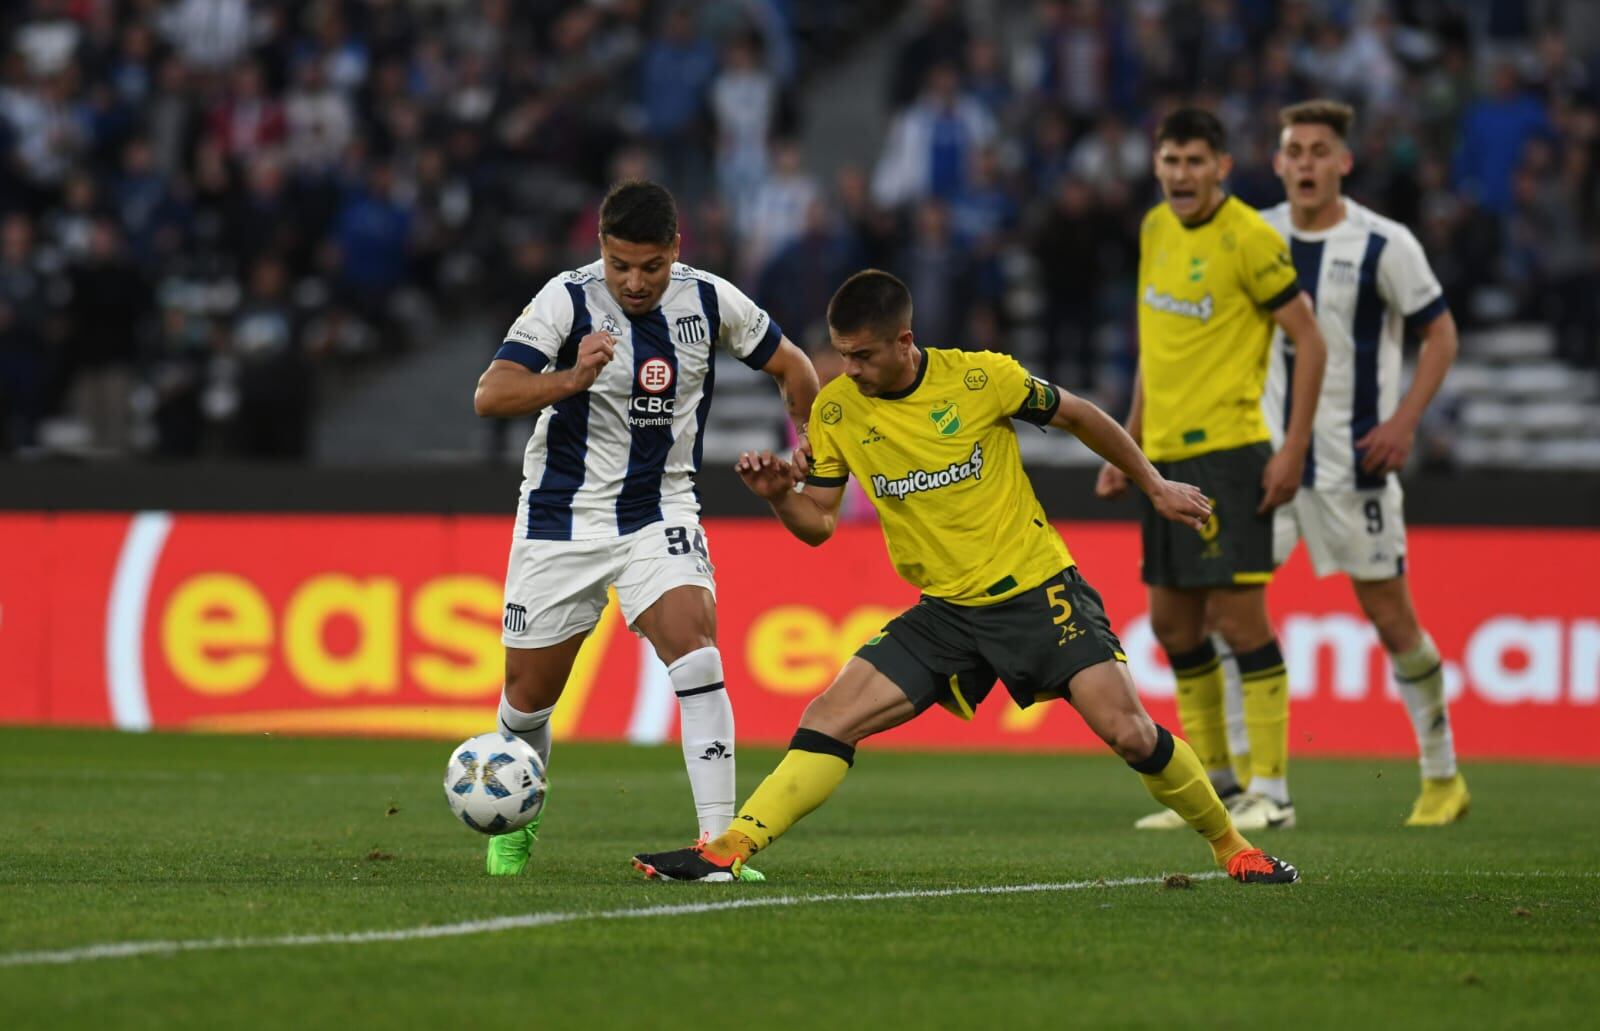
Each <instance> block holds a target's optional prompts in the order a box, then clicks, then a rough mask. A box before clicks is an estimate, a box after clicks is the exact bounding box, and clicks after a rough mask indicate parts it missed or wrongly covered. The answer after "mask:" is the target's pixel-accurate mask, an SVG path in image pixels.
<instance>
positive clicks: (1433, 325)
mask: <svg viewBox="0 0 1600 1031" xmlns="http://www.w3.org/2000/svg"><path fill="white" fill-rule="evenodd" d="M1460 350H1461V341H1460V339H1459V337H1458V336H1457V335H1456V320H1455V316H1453V315H1451V314H1450V313H1449V312H1448V311H1443V312H1440V313H1439V314H1438V315H1436V316H1434V318H1433V321H1431V322H1429V323H1428V325H1427V326H1426V327H1424V329H1423V330H1422V351H1421V353H1419V354H1418V355H1417V371H1416V375H1414V376H1412V377H1411V389H1410V390H1407V391H1406V396H1405V397H1402V398H1401V399H1400V403H1399V404H1398V405H1396V406H1395V410H1394V414H1393V415H1391V416H1389V418H1387V419H1385V420H1383V421H1382V422H1380V423H1379V424H1378V425H1376V426H1374V427H1373V428H1372V429H1370V430H1368V431H1367V432H1366V433H1365V434H1363V435H1362V437H1361V439H1360V440H1358V441H1356V447H1357V448H1358V449H1360V450H1362V451H1365V452H1366V457H1365V458H1363V459H1362V460H1361V468H1363V469H1365V470H1367V471H1368V472H1373V473H1387V472H1391V471H1393V470H1396V469H1401V468H1403V467H1404V466H1405V464H1406V459H1408V458H1410V457H1411V446H1412V444H1414V443H1415V442H1416V438H1417V424H1418V423H1420V422H1421V421H1422V413H1423V412H1425V411H1427V410H1428V405H1429V403H1430V402H1432V401H1433V396H1434V395H1435V394H1437V393H1438V392H1439V387H1440V386H1441V385H1442V384H1443V383H1444V378H1445V375H1446V374H1447V373H1449V371H1450V366H1451V365H1452V364H1453V363H1454V362H1455V360H1456V352H1458V351H1460Z"/></svg>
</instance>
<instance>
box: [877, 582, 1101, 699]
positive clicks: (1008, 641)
mask: <svg viewBox="0 0 1600 1031" xmlns="http://www.w3.org/2000/svg"><path fill="white" fill-rule="evenodd" d="M856 654H857V655H859V656H860V657H861V658H863V659H865V660H866V661H868V662H870V663H871V664H872V665H873V666H874V667H875V668H876V669H877V670H878V672H880V673H882V674H883V675H884V676H886V677H888V678H889V679H890V680H892V681H894V682H895V684H896V685H898V686H899V688H900V690H902V691H904V692H905V693H906V697H907V698H909V699H910V700H911V704H913V705H914V706H916V709H917V712H919V713H920V712H922V711H923V710H924V709H926V708H928V707H929V706H930V705H933V704H934V703H935V702H937V703H939V704H941V705H944V706H945V707H946V708H948V709H950V710H951V711H953V712H955V713H956V714H957V715H960V716H964V717H966V718H968V719H970V718H971V717H972V712H973V710H974V709H976V708H977V707H978V703H979V702H981V701H983V700H984V698H986V697H987V696H988V694H989V692H990V691H991V690H992V689H993V688H994V683H995V679H996V677H998V678H999V679H1000V681H1001V682H1002V683H1004V684H1005V687H1006V690H1007V691H1008V692H1010V694H1011V697H1012V698H1014V699H1016V702H1017V704H1018V705H1019V706H1023V707H1026V706H1029V705H1032V704H1033V703H1034V702H1036V701H1042V700H1044V699H1046V698H1066V697H1067V696H1068V691H1067V685H1068V683H1069V682H1070V681H1071V680H1072V678H1073V677H1074V676H1075V675H1077V673H1078V672H1079V671H1080V670H1083V669H1086V668H1088V667H1089V666H1094V665H1097V664H1099V663H1102V662H1106V661H1108V660H1116V661H1118V662H1126V661H1127V657H1126V656H1125V655H1123V653H1122V644H1121V643H1120V642H1119V641H1118V640H1117V636H1116V635H1115V634H1113V633H1112V632H1111V624H1110V622H1109V621H1108V620H1107V619H1106V612H1105V608H1104V607H1103V606H1102V604H1101V602H1100V595H1099V593H1098V592H1096V591H1095V589H1094V588H1093V587H1090V586H1089V585H1088V583H1087V582H1085V581H1084V579H1083V577H1082V576H1081V575H1079V573H1078V570H1077V567H1076V566H1070V567H1068V568H1066V569H1063V570H1062V571H1061V572H1060V573H1058V574H1056V575H1055V576H1053V577H1051V578H1050V579H1048V580H1046V581H1045V582H1044V583H1042V584H1040V585H1039V586H1037V587H1034V588H1031V589H1029V590H1026V591H1023V592H1022V593H1021V594H1019V595H1017V596H1016V597H1013V598H1007V599H1006V600H1005V601H1002V602H999V603H998V604H995V605H953V604H951V603H950V602H948V601H944V600H943V599H940V598H930V597H928V596H927V595H923V597H922V598H921V599H920V600H919V601H918V602H917V603H916V604H915V605H913V606H912V607H911V608H909V609H907V610H906V611H904V612H902V613H900V615H898V616H896V617H895V618H894V619H891V620H890V621H889V623H888V625H887V626H885V627H884V628H883V632H882V633H880V634H879V635H878V636H876V637H874V638H873V639H872V640H870V641H868V642H867V643H866V644H864V645H862V646H861V647H860V648H859V649H857V650H856Z"/></svg>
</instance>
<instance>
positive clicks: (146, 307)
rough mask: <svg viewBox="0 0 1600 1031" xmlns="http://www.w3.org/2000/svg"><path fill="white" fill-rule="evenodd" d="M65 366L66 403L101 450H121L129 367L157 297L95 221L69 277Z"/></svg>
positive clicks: (107, 224) (105, 225) (104, 225)
mask: <svg viewBox="0 0 1600 1031" xmlns="http://www.w3.org/2000/svg"><path fill="white" fill-rule="evenodd" d="M67 280H68V286H69V289H70V294H69V297H70V300H69V301H68V302H67V309H66V315H67V326H68V331H67V338H66V341H65V355H64V358H65V365H66V371H67V377H68V394H69V396H68V404H69V406H70V408H71V412H72V414H73V415H74V416H75V417H76V418H77V420H78V422H79V423H80V424H82V425H84V426H86V427H87V428H88V431H89V434H88V436H89V443H90V445H91V446H92V447H94V448H95V449H97V450H102V451H126V450H128V449H129V447H130V445H131V441H130V439H129V434H128V428H129V419H130V416H131V414H132V413H131V411H130V409H129V396H130V394H131V393H132V388H133V382H134V381H133V373H134V363H135V362H136V360H137V359H138V357H139V354H140V351H141V350H142V347H141V337H142V336H143V334H144V332H145V329H146V327H145V319H146V318H147V317H148V315H149V314H150V312H151V309H152V307H153V304H154V296H153V293H152V290H151V287H150V283H149V282H148V281H147V280H146V278H145V275H144V271H143V270H142V269H141V268H140V267H139V266H138V265H137V264H135V263H134V262H133V260H132V259H131V258H130V257H129V255H128V254H127V252H126V250H125V249H124V247H123V243H122V236H121V233H120V231H119V230H118V229H117V226H116V223H115V222H113V221H112V220H111V219H109V218H104V217H100V218H96V219H94V220H93V222H92V223H91V224H90V228H89V241H88V247H87V250H86V252H85V254H84V255H83V257H82V259H81V260H80V261H79V262H77V263H76V264H75V265H73V266H72V268H71V269H70V270H69V271H68V273H67Z"/></svg>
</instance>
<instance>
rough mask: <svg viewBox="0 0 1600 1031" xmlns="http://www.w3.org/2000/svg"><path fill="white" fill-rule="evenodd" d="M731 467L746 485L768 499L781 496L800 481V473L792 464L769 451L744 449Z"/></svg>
mask: <svg viewBox="0 0 1600 1031" xmlns="http://www.w3.org/2000/svg"><path fill="white" fill-rule="evenodd" d="M733 469H734V471H735V472H737V473H738V474H739V479H741V480H743V481H744V485H745V486H746V487H749V488H750V489H751V490H752V491H753V492H755V493H756V494H758V495H760V496H761V497H763V498H766V499H767V500H768V501H776V500H777V499H778V498H781V497H783V495H785V494H787V493H788V492H789V491H791V490H794V486H795V484H797V483H799V482H800V473H799V471H798V470H797V469H795V467H794V464H793V463H791V462H785V461H784V460H783V459H781V458H779V457H777V456H776V455H774V454H773V453H772V452H771V451H746V452H745V453H744V454H742V455H740V456H739V460H738V461H737V462H735V463H734V464H733Z"/></svg>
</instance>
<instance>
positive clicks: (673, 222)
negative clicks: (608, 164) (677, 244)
mask: <svg viewBox="0 0 1600 1031" xmlns="http://www.w3.org/2000/svg"><path fill="white" fill-rule="evenodd" d="M600 235H601V236H614V237H616V238H617V239H619V240H626V241H628V242H629V243H653V244H658V245H660V246H662V247H669V246H671V245H672V242H673V241H674V240H676V239H677V238H678V204H677V202H676V201H674V200H673V199H672V194H671V193H668V192H667V188H666V187H665V186H662V185H661V184H660V183H653V182H650V181H649V180H647V179H626V180H624V181H622V182H620V183H617V184H616V185H615V186H613V187H611V192H609V193H607V194H606V199H605V200H604V201H602V202H601V203H600Z"/></svg>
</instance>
